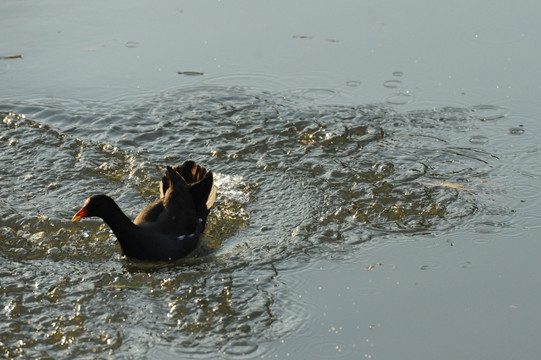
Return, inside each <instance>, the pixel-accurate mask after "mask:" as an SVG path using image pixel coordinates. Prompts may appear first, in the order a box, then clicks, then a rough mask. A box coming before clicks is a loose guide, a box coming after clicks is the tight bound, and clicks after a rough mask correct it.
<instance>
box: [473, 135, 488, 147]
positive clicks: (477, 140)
mask: <svg viewBox="0 0 541 360" xmlns="http://www.w3.org/2000/svg"><path fill="white" fill-rule="evenodd" d="M470 143H472V144H475V145H484V144H486V143H488V138H487V137H486V136H483V135H474V136H471V137H470Z"/></svg>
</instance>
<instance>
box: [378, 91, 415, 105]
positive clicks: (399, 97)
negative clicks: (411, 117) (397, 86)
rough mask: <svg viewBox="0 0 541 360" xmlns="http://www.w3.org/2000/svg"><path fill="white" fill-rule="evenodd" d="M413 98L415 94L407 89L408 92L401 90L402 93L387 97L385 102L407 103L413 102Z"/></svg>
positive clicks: (393, 103)
mask: <svg viewBox="0 0 541 360" xmlns="http://www.w3.org/2000/svg"><path fill="white" fill-rule="evenodd" d="M413 100H414V96H413V94H411V93H410V92H408V91H406V92H401V93H398V94H395V95H392V96H389V97H388V98H386V99H385V102H386V103H387V104H391V105H406V104H409V103H411V102H412V101H413Z"/></svg>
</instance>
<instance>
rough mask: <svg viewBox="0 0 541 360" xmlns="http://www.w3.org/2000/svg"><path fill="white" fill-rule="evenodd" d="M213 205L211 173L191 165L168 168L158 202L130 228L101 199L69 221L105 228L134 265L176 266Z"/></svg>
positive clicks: (121, 215)
mask: <svg viewBox="0 0 541 360" xmlns="http://www.w3.org/2000/svg"><path fill="white" fill-rule="evenodd" d="M215 199H216V186H215V185H214V179H213V174H212V171H207V170H206V169H205V168H204V167H203V166H200V165H197V164H196V163H195V162H193V161H186V162H185V163H184V164H182V166H176V167H174V168H172V167H170V166H168V167H167V170H166V171H165V174H164V175H163V177H162V181H161V184H160V198H159V199H158V200H156V201H155V202H154V203H152V204H150V205H148V206H147V207H146V208H145V209H144V210H143V211H142V212H141V213H140V214H139V215H138V216H137V217H136V218H135V220H134V221H133V222H132V221H131V220H130V219H129V218H128V217H127V216H126V215H125V214H124V213H123V212H122V210H120V208H119V207H118V205H117V204H116V202H115V201H114V200H113V199H111V198H110V197H109V196H107V195H94V196H91V197H90V198H88V200H86V202H85V204H84V206H83V207H82V208H81V210H79V211H78V212H77V213H76V214H75V215H73V218H72V219H71V221H73V222H75V221H78V220H80V219H82V218H84V217H90V216H97V217H100V218H102V219H103V221H105V222H106V223H107V225H109V227H110V228H111V230H112V231H113V233H114V234H115V235H116V238H117V239H118V241H119V242H120V247H121V248H122V252H123V253H124V255H126V256H129V257H133V258H136V259H140V260H151V261H168V260H176V259H179V258H181V257H184V256H186V255H188V254H189V253H191V252H192V251H193V250H194V249H195V247H196V246H197V242H198V240H199V235H200V234H201V233H202V232H203V230H204V228H205V223H206V220H207V216H208V213H209V211H210V208H211V207H212V206H213V205H214V200H215Z"/></svg>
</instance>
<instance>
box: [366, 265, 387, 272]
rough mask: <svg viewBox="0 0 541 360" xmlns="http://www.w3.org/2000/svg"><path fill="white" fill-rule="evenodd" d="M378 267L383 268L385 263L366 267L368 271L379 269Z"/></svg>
mask: <svg viewBox="0 0 541 360" xmlns="http://www.w3.org/2000/svg"><path fill="white" fill-rule="evenodd" d="M378 266H383V263H377V264H370V265H368V266H367V267H366V271H370V270H372V269H375V268H377V267H378Z"/></svg>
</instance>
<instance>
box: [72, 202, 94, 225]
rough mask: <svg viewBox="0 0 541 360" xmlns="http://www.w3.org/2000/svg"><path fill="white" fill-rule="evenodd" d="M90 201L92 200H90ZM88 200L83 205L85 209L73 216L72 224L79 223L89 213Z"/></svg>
mask: <svg viewBox="0 0 541 360" xmlns="http://www.w3.org/2000/svg"><path fill="white" fill-rule="evenodd" d="M89 200H90V199H89ZM89 200H87V201H86V202H85V204H84V205H83V207H82V208H81V210H79V211H77V213H76V214H75V215H73V217H72V218H71V222H76V221H79V220H81V219H82V218H84V217H85V216H86V215H87V213H88V210H87V208H86V207H87V205H88V201H89Z"/></svg>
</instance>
